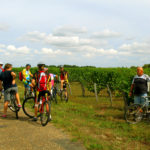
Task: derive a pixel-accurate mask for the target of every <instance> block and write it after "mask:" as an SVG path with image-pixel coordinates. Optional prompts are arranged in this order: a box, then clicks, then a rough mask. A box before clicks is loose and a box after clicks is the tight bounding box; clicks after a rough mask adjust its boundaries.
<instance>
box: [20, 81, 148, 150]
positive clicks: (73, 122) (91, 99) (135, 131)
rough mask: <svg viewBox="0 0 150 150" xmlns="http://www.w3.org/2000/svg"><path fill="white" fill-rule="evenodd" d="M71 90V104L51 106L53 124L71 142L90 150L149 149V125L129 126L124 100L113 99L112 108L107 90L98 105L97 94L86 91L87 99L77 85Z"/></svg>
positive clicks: (143, 123) (142, 123)
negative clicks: (65, 134) (125, 115)
mask: <svg viewBox="0 0 150 150" xmlns="http://www.w3.org/2000/svg"><path fill="white" fill-rule="evenodd" d="M20 86H21V85H20ZM71 87H72V93H73V95H72V96H70V99H69V102H68V103H66V102H61V101H60V100H58V104H54V103H52V119H53V121H52V123H53V124H54V125H55V126H57V127H59V128H63V129H64V130H65V131H67V132H69V133H70V135H72V141H80V142H82V143H83V144H84V146H85V147H86V148H87V149H88V150H122V149H125V150H126V149H131V150H140V149H142V150H148V149H149V145H150V122H147V121H143V122H141V123H139V124H136V125H129V124H127V123H126V122H125V120H124V111H123V99H122V98H115V97H113V107H112V108H111V107H110V101H109V98H108V97H107V93H106V91H103V92H102V93H101V94H100V95H99V96H100V97H99V101H98V102H96V99H95V96H94V94H93V93H90V92H88V91H87V90H86V97H82V96H81V88H80V85H79V84H78V83H73V84H72V86H71ZM21 91H22V90H20V92H21ZM20 94H23V93H20ZM103 96H105V97H103Z"/></svg>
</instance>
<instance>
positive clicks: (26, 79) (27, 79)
mask: <svg viewBox="0 0 150 150" xmlns="http://www.w3.org/2000/svg"><path fill="white" fill-rule="evenodd" d="M30 68H31V65H30V64H26V68H25V69H23V71H22V75H23V83H24V87H25V91H24V96H25V95H26V91H27V89H28V88H30V87H31V91H32V88H33V85H32V84H31V77H33V75H32V74H31V72H30Z"/></svg>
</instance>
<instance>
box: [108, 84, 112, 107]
mask: <svg viewBox="0 0 150 150" xmlns="http://www.w3.org/2000/svg"><path fill="white" fill-rule="evenodd" d="M107 91H108V94H109V97H110V103H111V107H112V93H111V90H110V88H109V85H108V84H107Z"/></svg>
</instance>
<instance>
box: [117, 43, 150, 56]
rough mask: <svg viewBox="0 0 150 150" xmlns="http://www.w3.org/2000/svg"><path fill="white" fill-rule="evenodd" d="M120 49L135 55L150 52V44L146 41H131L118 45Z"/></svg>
mask: <svg viewBox="0 0 150 150" xmlns="http://www.w3.org/2000/svg"><path fill="white" fill-rule="evenodd" d="M119 49H120V50H121V51H126V52H130V53H133V54H135V55H137V54H140V55H145V54H150V44H149V43H147V42H143V43H140V42H133V43H132V44H123V45H121V46H120V47H119Z"/></svg>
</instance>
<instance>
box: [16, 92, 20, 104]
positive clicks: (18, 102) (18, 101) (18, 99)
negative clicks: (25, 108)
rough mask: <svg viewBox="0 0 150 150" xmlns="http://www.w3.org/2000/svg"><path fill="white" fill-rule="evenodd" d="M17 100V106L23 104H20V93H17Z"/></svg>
mask: <svg viewBox="0 0 150 150" xmlns="http://www.w3.org/2000/svg"><path fill="white" fill-rule="evenodd" d="M16 100H17V104H19V105H20V104H21V103H20V97H19V94H18V93H16Z"/></svg>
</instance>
